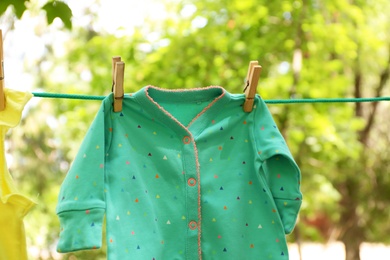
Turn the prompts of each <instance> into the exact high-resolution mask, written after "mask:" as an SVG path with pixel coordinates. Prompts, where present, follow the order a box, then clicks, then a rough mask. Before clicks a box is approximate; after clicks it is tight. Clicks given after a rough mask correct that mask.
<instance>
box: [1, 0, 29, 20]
mask: <svg viewBox="0 0 390 260" xmlns="http://www.w3.org/2000/svg"><path fill="white" fill-rule="evenodd" d="M28 1H30V0H1V1H0V15H2V14H3V13H5V11H6V10H7V8H8V7H9V6H10V5H13V6H14V11H15V15H16V17H18V18H19V19H20V18H21V17H22V15H23V13H24V11H26V5H25V2H28Z"/></svg>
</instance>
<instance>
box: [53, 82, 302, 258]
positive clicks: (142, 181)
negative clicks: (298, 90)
mask: <svg viewBox="0 0 390 260" xmlns="http://www.w3.org/2000/svg"><path fill="white" fill-rule="evenodd" d="M244 99H245V97H244V95H241V94H230V93H228V92H227V91H226V90H224V89H223V88H221V87H207V88H201V89H186V90H164V89H160V88H156V87H152V86H148V87H145V88H143V89H141V90H139V91H138V92H136V93H134V94H132V95H126V97H125V99H124V101H123V110H122V112H117V113H115V112H113V110H112V103H113V96H112V95H109V96H108V97H107V98H106V99H105V100H104V102H103V104H102V106H101V108H100V110H99V112H98V114H97V116H96V118H95V120H94V122H93V124H92V125H91V127H90V129H89V131H88V133H87V135H86V137H85V139H84V141H83V143H82V145H81V147H80V150H79V152H78V154H77V156H76V158H75V160H74V162H73V164H72V166H71V169H70V171H69V173H68V174H67V176H66V178H65V180H64V182H63V184H62V186H61V191H60V194H59V198H58V205H57V214H58V216H59V219H60V222H61V233H60V239H59V243H58V248H57V249H58V251H59V252H69V251H75V250H82V249H93V248H99V247H100V246H101V240H102V225H103V217H104V216H105V217H106V233H107V234H106V236H107V246H108V248H107V257H108V259H112V260H114V259H137V260H138V259H141V260H143V259H147V260H152V259H154V260H165V259H188V260H192V259H205V260H207V259H218V260H219V259H232V260H233V259H234V260H235V259H260V260H261V259H273V260H278V259H283V260H286V259H288V248H287V243H286V238H285V234H289V233H290V232H291V231H292V230H293V228H294V225H295V222H296V218H297V215H298V212H299V209H300V206H301V199H302V195H301V192H300V189H299V186H300V171H299V169H298V167H297V165H296V163H295V162H294V160H293V158H292V156H291V154H290V152H289V150H288V148H287V145H286V143H285V141H284V139H283V137H282V136H281V134H280V132H279V131H278V129H277V127H276V125H275V123H274V121H273V119H272V116H271V115H270V113H269V111H268V109H267V107H266V105H265V103H264V101H263V100H262V99H261V98H260V97H259V96H256V98H255V107H254V109H253V111H252V112H251V113H245V112H243V111H242V104H243V102H244Z"/></svg>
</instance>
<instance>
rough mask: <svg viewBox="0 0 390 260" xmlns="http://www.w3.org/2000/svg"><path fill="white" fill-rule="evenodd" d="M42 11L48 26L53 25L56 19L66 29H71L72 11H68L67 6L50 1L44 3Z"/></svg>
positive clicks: (59, 2)
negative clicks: (60, 21) (44, 13)
mask: <svg viewBox="0 0 390 260" xmlns="http://www.w3.org/2000/svg"><path fill="white" fill-rule="evenodd" d="M42 9H43V10H45V11H46V17H47V22H48V24H51V23H53V21H54V19H55V18H57V17H58V18H60V19H61V20H62V22H63V23H64V25H65V27H66V28H68V29H72V21H71V18H72V10H70V8H69V6H68V5H67V4H65V3H64V2H61V1H52V2H48V3H46V4H45V5H44V6H43V7H42Z"/></svg>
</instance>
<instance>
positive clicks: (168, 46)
mask: <svg viewBox="0 0 390 260" xmlns="http://www.w3.org/2000/svg"><path fill="white" fill-rule="evenodd" d="M164 6H165V10H162V11H164V12H166V13H167V15H166V17H167V18H166V19H163V20H153V19H152V17H149V19H146V21H145V22H144V23H143V24H142V26H138V27H136V28H135V29H134V33H133V34H132V35H125V36H117V35H113V34H110V33H107V32H102V31H95V30H94V29H93V26H87V27H76V26H73V29H72V31H71V32H70V33H71V38H70V40H69V41H68V42H66V44H65V46H66V51H67V53H66V55H65V56H64V57H56V56H55V55H53V53H52V52H50V51H49V54H48V56H47V59H48V60H50V62H51V66H50V67H49V68H47V67H45V69H43V64H42V63H43V61H38V62H37V66H38V67H41V68H42V69H39V70H38V73H36V75H35V76H36V77H37V82H38V83H39V85H38V87H42V86H43V87H44V90H45V91H48V92H49V91H50V92H60V93H77V94H91V95H92V94H93V95H105V94H108V93H109V92H110V91H111V84H112V81H111V57H112V56H118V55H119V56H121V57H122V60H123V61H125V63H126V70H125V91H126V92H134V91H137V90H139V89H140V88H141V87H142V86H145V85H148V84H151V85H156V86H159V87H162V88H193V87H204V86H208V85H221V86H223V87H225V88H226V89H227V90H228V91H230V92H233V93H237V92H242V89H243V83H244V77H245V75H246V71H247V68H248V63H249V61H250V60H258V61H259V62H260V64H261V65H262V66H263V71H262V74H261V78H260V83H259V88H258V92H259V94H260V95H261V96H262V97H263V98H264V99H273V98H294V97H303V98H320V97H361V96H366V97H369V96H380V95H383V96H384V95H390V83H389V82H388V77H389V73H390V35H389V34H388V32H389V31H390V13H389V12H387V11H386V10H388V8H389V7H390V4H389V3H388V1H387V0H378V1H363V0H356V1H347V0H341V1H340V0H330V1H305V0H301V1H283V0H278V1H272V2H270V1H263V0H261V1H255V0H247V1H241V0H232V1H226V0H225V1H211V0H198V1H190V0H187V1H166V2H165V5H164ZM85 15H86V16H87V15H90V16H94V17H92V19H91V21H93V20H94V19H97V17H96V16H97V15H96V14H93V13H88V14H87V13H86V14H85ZM66 27H68V26H66ZM118 30H119V29H118ZM58 71H61V75H66V77H57V75H58ZM86 75H87V76H86ZM98 107H99V102H96V101H79V100H61V101H57V100H55V101H53V100H40V101H39V103H38V104H37V105H36V106H34V107H33V108H31V109H30V110H29V111H28V115H27V117H25V119H24V121H23V122H22V124H21V125H20V126H19V127H18V128H16V129H15V130H14V131H13V132H12V134H10V135H9V136H8V138H9V140H10V142H11V143H12V146H11V149H10V151H11V152H12V154H13V156H14V157H15V161H16V163H14V164H13V167H12V169H11V170H12V173H13V174H14V176H15V179H17V180H18V183H19V185H20V186H21V187H22V188H23V190H24V191H25V192H26V193H28V194H30V195H31V196H33V197H34V196H36V194H39V197H37V198H36V200H37V201H39V206H37V207H36V209H35V210H33V211H32V212H31V213H30V214H29V215H28V216H27V218H26V223H27V224H26V225H27V228H26V229H27V232H28V239H29V244H30V245H31V247H36V248H37V250H38V251H40V255H44V254H45V252H47V254H48V255H49V258H50V257H54V256H50V254H51V253H50V252H51V250H53V247H55V243H56V240H57V238H58V226H59V225H58V220H57V218H56V216H55V205H56V194H57V193H58V189H59V185H60V184H61V181H62V179H63V178H64V176H65V174H66V171H67V170H68V168H69V164H70V162H71V161H72V158H73V157H74V156H75V154H76V152H77V149H78V147H79V145H80V143H81V140H82V138H83V136H84V134H85V132H86V131H87V129H88V127H89V125H90V123H91V121H92V120H93V117H94V114H95V113H96V112H97V109H98ZM269 108H270V110H271V112H272V113H273V115H274V118H275V120H276V121H277V124H278V126H279V128H280V129H281V131H282V133H283V134H284V136H285V137H286V139H287V142H288V144H289V146H290V148H291V150H292V152H293V154H294V157H295V159H296V161H297V162H298V164H299V166H300V168H301V170H302V176H303V179H302V191H303V194H304V201H303V206H302V211H301V217H300V221H299V223H298V225H297V227H296V231H295V232H294V233H293V235H291V236H290V237H289V240H290V241H291V242H301V241H321V242H327V241H330V240H340V241H342V242H343V243H344V244H345V246H346V250H347V258H346V259H348V260H349V259H359V258H358V256H357V255H356V253H358V252H359V245H360V244H361V243H362V242H382V243H390V237H389V236H388V234H389V232H390V222H389V221H388V216H389V214H390V207H389V205H390V189H389V187H390V152H389V149H388V147H389V145H390V136H389V134H388V129H390V115H389V113H387V112H386V111H388V109H389V104H388V103H385V102H383V103H380V104H376V105H375V104H372V103H368V104H325V103H324V104H299V105H296V104H295V105H291V104H290V105H269ZM370 121H372V123H370ZM104 252H105V249H104V248H103V249H101V250H95V251H91V252H78V253H74V254H67V255H65V259H76V258H75V257H78V258H77V259H100V258H101V259H104V255H105V253H104ZM72 257H73V258H72ZM99 257H100V258H99ZM42 259H46V258H44V257H42Z"/></svg>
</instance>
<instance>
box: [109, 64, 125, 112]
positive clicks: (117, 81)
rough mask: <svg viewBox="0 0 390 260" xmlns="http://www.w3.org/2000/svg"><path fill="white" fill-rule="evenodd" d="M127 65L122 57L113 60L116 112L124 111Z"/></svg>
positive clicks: (114, 105)
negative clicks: (124, 85) (124, 83)
mask: <svg viewBox="0 0 390 260" xmlns="http://www.w3.org/2000/svg"><path fill="white" fill-rule="evenodd" d="M124 77H125V63H124V62H122V61H121V57H113V58H112V91H113V92H114V104H113V107H114V112H120V111H122V102H123V98H124V93H125V91H124V87H123V82H124Z"/></svg>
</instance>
